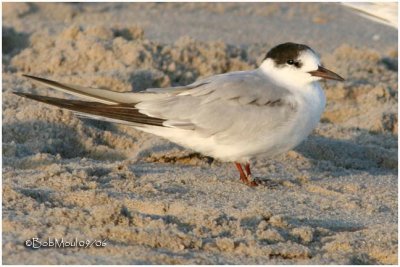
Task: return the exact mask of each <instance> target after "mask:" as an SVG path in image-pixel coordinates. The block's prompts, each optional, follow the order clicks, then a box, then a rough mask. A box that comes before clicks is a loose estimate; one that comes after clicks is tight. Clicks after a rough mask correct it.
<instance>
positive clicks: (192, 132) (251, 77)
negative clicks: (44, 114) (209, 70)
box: [14, 42, 344, 186]
mask: <svg viewBox="0 0 400 267" xmlns="http://www.w3.org/2000/svg"><path fill="white" fill-rule="evenodd" d="M24 76H25V77H27V78H29V79H31V80H32V81H34V82H36V83H39V84H41V85H45V86H47V87H50V88H52V89H56V90H60V91H62V92H64V93H67V94H71V95H74V96H77V97H80V98H82V100H74V99H62V98H54V97H48V96H42V95H36V94H28V93H22V92H14V93H15V94H16V95H18V96H22V97H26V98H29V99H33V100H36V101H40V102H43V103H47V104H50V105H54V106H57V107H60V108H65V109H68V110H72V111H74V112H75V113H76V114H77V115H78V116H81V117H86V118H91V119H96V120H103V121H108V122H113V123H120V124H125V125H129V126H131V127H133V128H135V129H137V130H141V131H144V132H147V133H150V134H154V135H156V136H159V137H162V138H165V139H167V140H169V141H171V142H174V143H176V144H178V145H180V146H183V147H185V148H188V149H191V150H194V151H196V152H198V153H200V154H202V155H205V156H209V157H212V158H214V159H218V160H220V161H222V162H233V163H235V166H236V168H237V170H238V172H239V177H240V181H242V182H243V183H244V184H246V185H248V186H257V185H260V184H261V183H262V181H261V180H257V179H253V177H252V173H251V170H250V161H251V160H252V159H254V158H256V157H258V156H265V157H268V158H270V157H274V156H276V155H279V154H282V153H285V152H287V151H289V150H291V149H292V148H294V147H296V146H297V145H298V144H300V143H301V142H302V141H303V140H304V139H305V138H306V137H307V136H308V135H309V134H310V133H311V132H312V130H313V129H314V128H315V127H316V125H317V124H318V122H319V120H320V117H321V114H322V112H323V111H324V109H325V104H326V98H325V94H324V91H323V90H322V88H321V86H320V84H319V81H320V80H321V79H331V80H337V81H344V79H343V78H342V77H341V76H339V75H338V74H336V73H334V72H332V71H330V70H328V69H326V68H325V67H324V66H323V65H322V64H321V61H320V58H319V56H318V54H317V53H316V52H315V51H314V50H313V49H311V48H310V47H309V46H307V45H304V44H298V43H292V42H287V43H282V44H279V45H276V46H275V47H273V48H272V49H270V50H269V51H268V52H267V53H266V55H265V57H264V59H263V60H262V63H261V64H260V65H259V67H258V68H255V69H252V70H245V71H233V72H227V73H222V74H217V75H214V76H210V77H205V78H201V79H199V80H197V81H195V82H193V83H191V84H189V85H185V86H176V87H167V88H148V89H146V90H144V91H141V92H115V91H111V90H106V89H95V88H85V87H81V86H75V85H69V84H65V83H61V82H57V81H52V80H48V79H45V78H41V77H36V76H32V75H27V74H24Z"/></svg>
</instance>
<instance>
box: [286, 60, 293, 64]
mask: <svg viewBox="0 0 400 267" xmlns="http://www.w3.org/2000/svg"><path fill="white" fill-rule="evenodd" d="M286 63H287V64H289V65H293V64H294V60H293V59H289V60H288V61H286Z"/></svg>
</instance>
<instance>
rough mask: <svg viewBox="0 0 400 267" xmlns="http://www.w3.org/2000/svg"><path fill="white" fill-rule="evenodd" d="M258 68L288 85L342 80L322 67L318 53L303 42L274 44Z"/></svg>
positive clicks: (276, 80) (294, 85) (295, 85)
mask: <svg viewBox="0 0 400 267" xmlns="http://www.w3.org/2000/svg"><path fill="white" fill-rule="evenodd" d="M260 68H261V70H262V71H263V72H264V73H266V74H267V75H268V76H270V77H271V78H272V79H273V80H274V81H275V82H277V83H278V84H282V85H286V86H289V87H297V86H304V85H307V84H309V83H312V82H315V81H318V80H321V79H330V80H337V81H344V79H343V78H342V77H340V76H339V75H338V74H336V73H334V72H332V71H330V70H328V69H326V68H324V67H322V66H321V62H320V59H319V57H318V55H317V54H316V53H315V52H314V51H313V50H312V49H311V48H310V47H308V46H306V45H303V44H295V43H284V44H280V45H277V46H275V47H274V48H272V49H271V50H270V51H269V52H268V53H267V55H266V56H265V58H264V60H263V62H262V64H261V66H260Z"/></svg>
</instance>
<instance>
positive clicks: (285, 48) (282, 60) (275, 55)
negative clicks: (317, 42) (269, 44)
mask: <svg viewBox="0 0 400 267" xmlns="http://www.w3.org/2000/svg"><path fill="white" fill-rule="evenodd" d="M304 50H311V51H313V50H312V49H311V48H310V47H309V46H307V45H304V44H295V43H284V44H280V45H277V46H275V47H274V48H272V49H271V50H269V52H268V53H267V55H266V56H265V58H264V60H266V59H267V58H270V59H272V60H274V62H275V63H276V64H277V65H280V64H286V62H288V61H289V60H296V59H297V57H298V56H299V54H300V52H301V51H304Z"/></svg>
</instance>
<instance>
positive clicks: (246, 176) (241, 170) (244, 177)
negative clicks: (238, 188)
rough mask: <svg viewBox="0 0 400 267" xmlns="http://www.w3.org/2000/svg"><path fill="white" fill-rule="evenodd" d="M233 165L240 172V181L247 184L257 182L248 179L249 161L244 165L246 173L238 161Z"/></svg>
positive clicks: (251, 184) (249, 173)
mask: <svg viewBox="0 0 400 267" xmlns="http://www.w3.org/2000/svg"><path fill="white" fill-rule="evenodd" d="M235 165H236V168H237V169H238V171H239V173H240V181H242V182H243V183H245V184H247V185H248V186H257V185H258V183H257V182H255V181H250V180H249V176H250V175H251V172H250V164H249V163H247V164H246V165H245V170H246V173H247V175H246V174H245V173H244V171H243V168H242V165H241V164H240V163H237V162H235Z"/></svg>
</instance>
